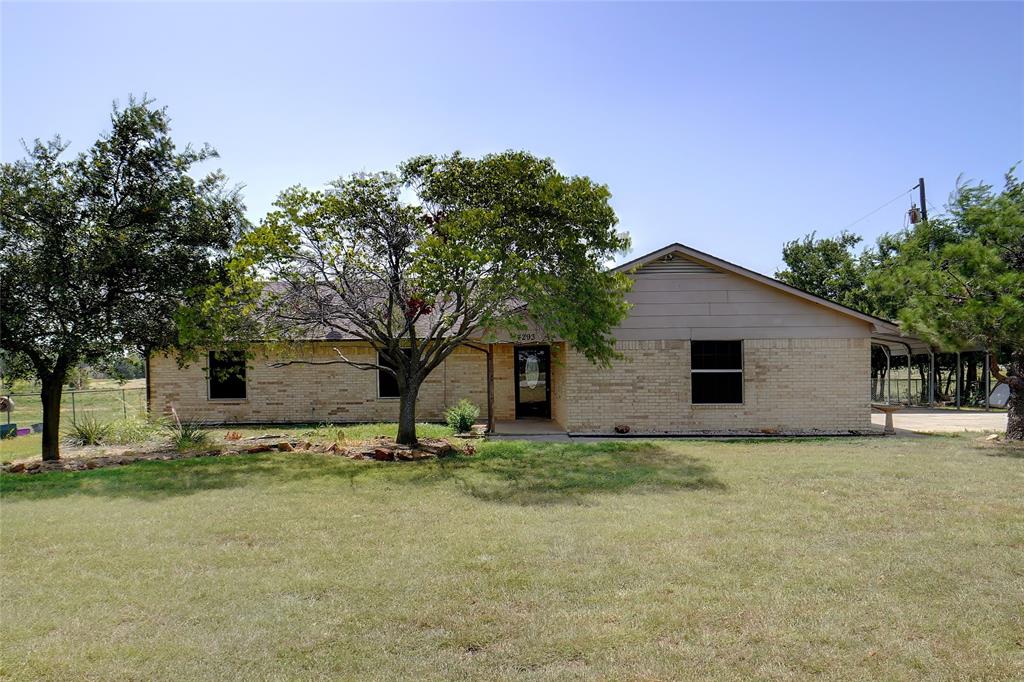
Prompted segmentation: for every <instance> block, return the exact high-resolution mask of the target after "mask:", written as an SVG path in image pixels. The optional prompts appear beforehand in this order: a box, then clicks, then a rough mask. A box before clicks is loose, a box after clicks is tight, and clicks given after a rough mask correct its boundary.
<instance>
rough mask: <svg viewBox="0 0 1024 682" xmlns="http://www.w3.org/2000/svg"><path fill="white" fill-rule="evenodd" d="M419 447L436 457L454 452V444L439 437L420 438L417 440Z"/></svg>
mask: <svg viewBox="0 0 1024 682" xmlns="http://www.w3.org/2000/svg"><path fill="white" fill-rule="evenodd" d="M419 449H420V450H423V451H425V452H429V453H430V454H432V455H436V456H437V457H447V456H448V455H452V454H455V446H454V445H452V444H451V443H449V442H448V441H446V440H440V439H429V440H427V439H424V440H421V441H420V442H419Z"/></svg>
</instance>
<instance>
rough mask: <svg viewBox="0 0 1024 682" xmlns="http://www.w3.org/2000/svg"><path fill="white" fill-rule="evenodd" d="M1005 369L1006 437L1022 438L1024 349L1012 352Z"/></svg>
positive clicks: (1023, 428)
mask: <svg viewBox="0 0 1024 682" xmlns="http://www.w3.org/2000/svg"><path fill="white" fill-rule="evenodd" d="M993 364H994V363H993ZM997 369H998V368H997ZM1007 370H1008V371H1007V374H1008V375H1009V376H1008V377H1007V379H1008V381H1007V383H1008V384H1009V385H1010V402H1009V403H1007V405H1006V439H1007V440H1024V351H1021V352H1017V353H1015V354H1014V357H1012V358H1011V360H1010V363H1009V366H1008V367H1007Z"/></svg>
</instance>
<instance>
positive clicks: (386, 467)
mask: <svg viewBox="0 0 1024 682" xmlns="http://www.w3.org/2000/svg"><path fill="white" fill-rule="evenodd" d="M1021 454H1022V453H1021V452H1020V451H1019V450H1017V451H1014V450H1006V449H1004V448H998V447H990V446H985V445H984V444H982V443H981V442H979V441H977V440H976V439H975V438H974V437H969V436H960V437H919V438H908V439H893V438H886V439H882V438H870V439H844V440H820V441H807V440H802V441H792V442H786V441H781V442H780V441H772V442H762V443H755V442H749V441H747V442H699V441H668V440H664V441H655V442H640V441H628V442H611V441H606V442H601V443H597V444H580V443H575V442H574V443H565V444H563V443H537V442H529V443H527V442H521V441H520V442H490V443H484V444H481V445H480V453H479V454H478V455H477V456H476V457H472V458H459V459H456V460H450V461H441V462H429V463H418V464H399V465H396V464H376V463H366V462H352V461H348V460H344V459H341V458H332V457H327V456H319V455H308V454H307V455H296V454H280V455H274V456H264V455H257V456H247V457H224V458H215V459H198V460H181V461H174V462H151V463H142V464H135V465H131V466H127V467H123V468H117V469H106V470H97V471H92V472H82V473H76V474H65V473H57V474H43V475H38V476H34V477H28V476H20V477H19V476H11V475H7V476H4V477H3V478H2V502H3V513H2V515H0V530H2V541H3V551H2V565H0V594H2V612H3V619H2V633H0V660H2V670H0V676H3V677H7V678H10V679H18V680H22V679H23V680H28V679H103V680H121V679H124V680H127V679H195V678H205V679H225V678H226V679H271V678H274V679H282V678H330V679H336V678H350V679H351V678H354V679H403V678H404V679H409V678H412V679H468V678H491V679H493V678H498V677H506V676H518V677H522V678H524V679H566V678H568V679H572V678H588V679H592V678H604V679H678V678H691V679H706V678H715V679H737V680H739V679H750V678H752V677H761V678H773V679H805V678H807V677H811V676H820V677H825V678H830V679H878V678H884V679H920V678H930V679H965V678H973V679H1021V678H1024V496H1022V495H1021V491H1022V490H1024V458H1022V457H1020V456H1014V455H1021Z"/></svg>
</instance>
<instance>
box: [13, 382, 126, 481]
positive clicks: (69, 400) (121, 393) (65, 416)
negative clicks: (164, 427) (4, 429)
mask: <svg viewBox="0 0 1024 682" xmlns="http://www.w3.org/2000/svg"><path fill="white" fill-rule="evenodd" d="M0 393H3V395H8V393H6V392H3V391H0ZM11 395H13V397H14V412H12V413H11V414H10V415H7V414H0V421H2V422H3V423H8V422H10V423H16V424H17V425H18V426H19V427H22V428H28V427H31V426H32V425H33V424H36V423H42V421H43V403H42V401H41V399H40V397H39V393H38V391H36V392H33V393H24V392H22V393H17V394H11ZM60 411H61V415H60V421H61V426H62V430H63V429H65V428H67V427H68V426H69V425H70V424H71V423H72V421H73V420H74V419H75V417H76V416H77V417H82V416H85V415H88V416H90V417H93V418H95V419H99V420H100V421H113V420H116V419H123V418H124V417H141V416H144V415H145V413H146V380H145V379H130V380H128V381H126V382H125V383H123V384H120V383H118V382H116V381H113V380H111V379H93V380H92V381H91V382H90V383H89V388H88V389H86V390H83V391H72V390H71V389H69V388H65V389H64V393H63V394H62V395H61V410H60ZM41 441H42V436H41V435H40V434H38V433H32V434H29V435H27V436H18V437H17V438H12V439H9V440H6V439H5V440H0V459H2V460H4V461H7V460H11V459H16V458H19V457H25V456H28V455H34V454H38V453H39V448H40V444H41Z"/></svg>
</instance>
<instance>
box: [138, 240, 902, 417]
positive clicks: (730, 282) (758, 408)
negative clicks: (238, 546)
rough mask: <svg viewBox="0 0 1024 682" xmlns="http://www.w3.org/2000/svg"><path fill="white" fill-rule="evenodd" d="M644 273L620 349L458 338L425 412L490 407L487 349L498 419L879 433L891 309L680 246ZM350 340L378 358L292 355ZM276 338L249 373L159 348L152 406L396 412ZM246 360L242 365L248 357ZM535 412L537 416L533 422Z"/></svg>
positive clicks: (366, 384)
mask: <svg viewBox="0 0 1024 682" xmlns="http://www.w3.org/2000/svg"><path fill="white" fill-rule="evenodd" d="M618 269H619V270H620V271H622V272H625V273H628V274H629V275H630V276H631V277H632V278H633V279H634V286H633V289H632V291H631V292H630V293H629V295H628V299H629V301H630V303H631V304H632V308H631V310H630V313H629V316H628V317H627V319H626V320H625V321H624V322H623V323H622V325H620V326H619V327H618V328H617V329H616V330H615V332H614V335H615V338H616V339H617V348H618V350H619V351H620V352H621V354H622V355H623V358H622V359H621V360H618V361H616V362H615V363H614V364H613V366H612V367H611V368H607V369H606V368H600V367H595V366H594V365H592V364H590V363H589V362H588V361H587V360H586V359H585V358H584V357H583V356H581V355H579V354H577V353H576V352H574V351H573V349H572V348H570V347H567V346H566V344H565V343H563V342H560V341H558V340H552V339H546V338H544V337H543V335H542V334H540V333H527V334H522V335H519V336H518V337H517V338H510V337H506V338H503V339H499V342H497V343H493V344H471V345H467V346H466V347H461V348H459V349H458V350H457V351H456V352H455V353H453V354H452V355H451V356H450V357H449V358H448V359H447V360H446V361H445V362H444V364H443V365H441V366H440V367H438V368H437V369H436V370H434V372H433V373H432V374H431V375H430V376H429V377H428V378H427V380H426V382H425V383H424V384H423V387H422V389H421V391H420V395H419V403H418V408H417V409H418V412H417V415H418V418H419V419H420V420H424V421H433V420H441V419H443V414H444V410H445V409H446V408H447V407H448V406H450V405H453V404H455V403H456V402H458V401H459V400H461V399H463V398H466V399H469V400H471V401H473V402H474V403H476V404H477V405H479V406H480V407H481V410H482V411H483V410H485V409H486V405H487V394H488V382H487V371H486V366H487V352H486V351H488V350H489V351H490V352H491V353H492V354H493V355H492V357H493V367H494V369H493V384H492V391H493V396H494V399H493V404H494V418H495V420H496V421H497V422H498V431H499V432H500V431H501V430H502V426H503V425H505V426H506V427H508V426H510V425H512V424H513V423H515V422H517V420H519V421H518V422H517V423H518V426H519V428H518V429H517V430H518V431H519V432H522V430H523V429H522V428H521V427H522V426H523V424H535V425H537V427H538V428H540V429H541V430H557V431H561V432H568V433H573V434H609V433H612V432H613V430H614V428H615V426H616V425H627V426H629V427H630V430H631V431H632V432H634V433H652V434H654V433H687V432H709V431H710V432H737V433H744V432H765V431H767V432H781V433H787V432H794V433H796V432H827V433H841V432H849V431H860V430H868V429H869V427H870V421H871V420H870V403H869V391H870V387H869V377H870V347H871V343H872V338H873V337H875V336H879V337H880V336H883V335H888V336H892V335H898V334H899V330H898V328H897V327H896V326H895V325H894V324H892V323H891V322H888V321H886V320H882V319H879V318H875V317H872V316H870V315H866V314H864V313H861V312H858V311H856V310H852V309H850V308H846V307H844V306H841V305H839V304H837V303H834V302H832V301H828V300H825V299H823V298H819V297H817V296H813V295H811V294H808V293H806V292H803V291H800V290H798V289H795V288H793V287H790V286H788V285H785V284H783V283H781V282H779V281H777V280H774V279H772V278H770V277H766V276H764V275H761V274H758V273H755V272H752V271H750V270H746V269H744V268H742V267H739V266H737V265H734V264H732V263H728V262H726V261H723V260H721V259H719V258H716V257H714V256H711V255H709V254H706V253H702V252H700V251H696V250H694V249H691V248H689V247H686V246H683V245H681V244H671V245H669V246H666V247H664V248H662V249H659V250H658V251H655V252H653V253H650V254H647V255H645V256H642V257H640V258H637V259H636V260H633V261H631V262H629V263H626V264H625V265H622V266H620V267H619V268H618ZM339 346H344V352H345V355H346V357H348V358H349V359H351V360H354V361H364V362H365V361H370V362H376V361H377V356H376V352H375V351H374V349H373V348H372V347H371V346H369V345H368V344H365V343H361V342H355V341H343V340H330V339H322V340H310V341H308V342H302V343H296V344H294V345H293V349H292V350H291V351H290V353H289V355H290V357H298V358H302V359H308V360H325V359H329V358H331V357H333V356H334V354H335V352H334V348H336V347H339ZM274 359H275V358H271V357H267V353H266V351H265V350H263V349H261V348H259V347H258V348H257V349H256V350H255V358H254V359H252V360H250V361H249V363H248V366H247V367H245V369H244V372H243V376H238V377H234V378H228V379H218V378H217V375H220V376H221V377H223V374H224V373H222V372H213V373H211V372H208V366H209V364H210V363H214V364H216V363H220V362H231V360H230V359H227V360H225V359H223V358H221V359H218V358H217V357H216V356H214V355H213V354H210V356H209V357H208V359H207V361H206V362H200V363H197V364H194V365H191V366H189V367H186V368H179V367H178V365H177V362H176V360H175V359H174V358H173V357H171V356H167V355H163V354H154V355H152V356H151V357H150V358H148V380H147V400H148V402H149V406H150V411H151V412H152V413H161V414H167V413H169V412H170V409H171V407H172V406H173V407H174V408H175V409H176V411H177V412H178V414H179V415H180V416H182V418H192V419H201V420H205V421H211V422H226V423H274V422H277V423H287V422H291V423H321V422H336V423H344V422H350V423H352V422H373V421H394V420H395V419H396V418H397V411H398V404H397V402H398V401H397V390H396V387H395V384H394V381H393V379H390V378H389V375H388V374H386V373H383V372H379V371H373V370H360V369H356V368H353V367H350V366H347V365H341V364H334V365H302V364H293V365H289V366H287V367H281V368H274V367H270V366H269V363H270V362H271V361H273V360H274ZM239 362H240V364H243V365H244V364H245V363H244V361H241V359H240V360H239ZM526 420H530V421H529V422H527V421H526Z"/></svg>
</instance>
